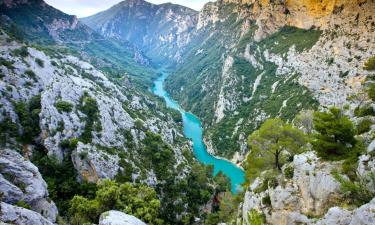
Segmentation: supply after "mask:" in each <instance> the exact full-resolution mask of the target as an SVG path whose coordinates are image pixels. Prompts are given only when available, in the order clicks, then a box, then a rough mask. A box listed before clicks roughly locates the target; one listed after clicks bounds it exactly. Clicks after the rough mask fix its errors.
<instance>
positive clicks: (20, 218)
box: [0, 202, 53, 225]
mask: <svg viewBox="0 0 375 225" xmlns="http://www.w3.org/2000/svg"><path fill="white" fill-rule="evenodd" d="M0 206H1V207H0V222H2V223H7V224H15V225H53V223H52V222H51V221H49V220H47V219H46V218H44V217H43V216H42V215H40V214H39V213H37V212H34V211H32V210H29V209H25V208H21V207H16V206H13V205H9V204H7V203H5V202H1V205H0Z"/></svg>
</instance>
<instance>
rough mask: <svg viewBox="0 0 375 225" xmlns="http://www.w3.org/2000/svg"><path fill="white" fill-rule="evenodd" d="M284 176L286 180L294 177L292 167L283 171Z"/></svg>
mask: <svg viewBox="0 0 375 225" xmlns="http://www.w3.org/2000/svg"><path fill="white" fill-rule="evenodd" d="M284 175H285V177H286V178H288V179H292V178H293V175H294V167H293V166H291V165H290V166H288V167H286V168H285V169H284Z"/></svg>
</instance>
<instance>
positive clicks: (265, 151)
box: [248, 118, 306, 170]
mask: <svg viewBox="0 0 375 225" xmlns="http://www.w3.org/2000/svg"><path fill="white" fill-rule="evenodd" d="M248 144H249V146H251V152H252V155H253V156H254V157H256V156H261V157H266V158H273V161H274V166H275V168H277V169H279V170H281V165H282V157H283V156H284V155H294V154H296V153H298V152H300V151H302V149H303V147H304V146H305V144H306V137H305V135H304V133H303V132H302V131H300V130H298V129H296V128H294V127H292V126H291V125H289V124H286V123H285V122H284V121H282V120H281V119H278V118H276V119H269V120H267V121H265V122H264V123H263V125H262V126H261V127H260V129H259V130H257V131H255V132H254V133H253V134H252V135H250V136H249V139H248ZM284 153H285V154H284Z"/></svg>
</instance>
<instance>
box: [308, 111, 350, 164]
mask: <svg viewBox="0 0 375 225" xmlns="http://www.w3.org/2000/svg"><path fill="white" fill-rule="evenodd" d="M314 128H315V130H316V131H317V134H316V135H315V139H314V140H313V142H312V144H313V147H314V149H315V150H316V151H317V152H318V154H319V156H321V157H323V158H326V159H339V158H342V157H345V156H348V155H349V154H350V152H351V151H352V150H353V148H354V146H355V144H356V140H355V138H354V134H355V129H354V125H353V123H352V122H351V121H350V120H349V118H348V117H347V116H345V115H343V113H342V112H341V110H339V109H337V108H331V109H330V110H329V111H328V112H315V113H314Z"/></svg>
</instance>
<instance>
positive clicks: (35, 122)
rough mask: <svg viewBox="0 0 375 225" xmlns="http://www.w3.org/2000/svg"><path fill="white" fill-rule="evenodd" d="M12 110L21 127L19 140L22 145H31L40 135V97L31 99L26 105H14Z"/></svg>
mask: <svg viewBox="0 0 375 225" xmlns="http://www.w3.org/2000/svg"><path fill="white" fill-rule="evenodd" d="M14 109H15V111H16V113H17V116H18V119H19V123H20V124H21V126H22V134H21V136H20V139H21V141H22V142H23V143H31V142H32V141H33V140H34V139H35V138H36V137H37V136H38V135H39V134H40V127H39V113H40V109H41V104H40V95H36V96H34V97H32V98H31V99H30V101H29V102H27V103H25V102H17V103H14Z"/></svg>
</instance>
